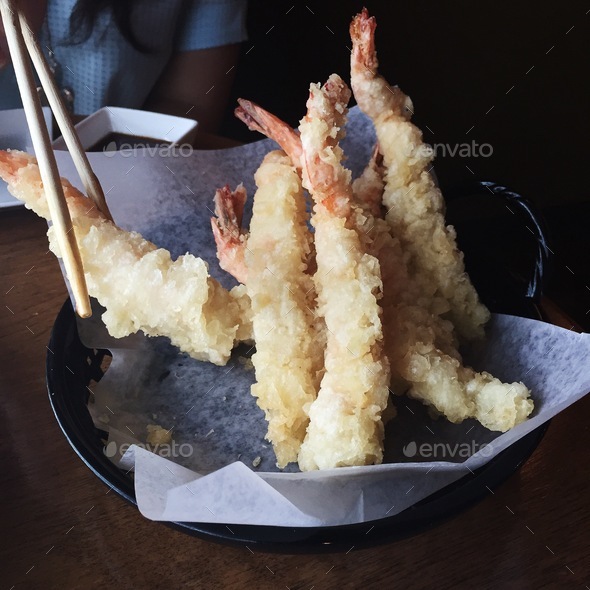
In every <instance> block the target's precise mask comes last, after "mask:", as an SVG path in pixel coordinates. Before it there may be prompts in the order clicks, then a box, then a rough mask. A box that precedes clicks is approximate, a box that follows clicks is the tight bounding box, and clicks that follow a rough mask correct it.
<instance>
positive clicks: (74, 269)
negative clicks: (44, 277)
mask: <svg viewBox="0 0 590 590" xmlns="http://www.w3.org/2000/svg"><path fill="white" fill-rule="evenodd" d="M0 14H1V15H2V22H3V24H4V30H5V32H6V40H7V42H8V49H9V51H10V56H11V58H12V63H13V65H14V71H15V74H16V81H17V83H18V88H19V91H20V94H21V98H22V102H23V107H24V111H25V116H26V119H27V124H28V126H29V130H30V132H31V139H32V141H33V148H34V149H35V155H36V157H37V162H38V164H39V171H40V173H41V179H42V181H43V187H44V189H45V196H46V198H47V204H48V206H49V213H50V215H51V221H52V222H53V227H54V231H55V233H56V237H57V242H58V244H59V249H60V252H61V255H62V259H63V262H64V266H65V269H66V275H67V277H68V279H69V282H70V286H71V289H72V294H73V296H74V303H75V307H76V312H77V313H78V315H79V316H80V317H89V316H90V315H92V311H91V308H90V299H89V297H88V288H87V286H86V279H85V277H84V268H83V266H82V258H81V257H80V250H79V249H78V243H77V242H76V236H75V234H74V232H73V231H72V228H73V226H72V219H71V217H70V212H69V210H68V206H67V203H66V199H65V196H64V192H63V188H62V185H61V180H60V177H59V171H58V168H57V162H56V161H55V155H54V153H53V149H52V147H51V139H50V137H49V133H48V131H47V127H46V125H45V119H44V117H43V111H42V109H41V101H40V100H39V96H38V94H37V88H36V84H35V80H34V78H33V71H32V68H31V63H30V61H32V62H33V64H34V66H35V70H36V71H37V75H38V76H39V80H40V81H41V86H42V87H43V90H44V91H45V95H46V96H47V100H48V101H49V105H50V106H51V110H52V111H53V115H54V116H55V119H56V121H57V124H58V126H59V128H60V131H61V133H62V135H63V138H64V140H65V142H66V146H67V148H68V150H69V152H70V154H71V156H72V160H73V161H74V165H75V166H76V170H77V171H78V174H79V175H80V178H81V179H82V183H83V184H84V188H85V190H86V193H87V194H88V196H89V197H90V198H91V199H92V200H93V201H94V203H95V205H96V207H97V208H98V209H99V210H100V211H101V212H102V213H103V215H104V216H105V217H106V218H107V219H110V220H112V216H111V213H110V211H109V208H108V206H107V203H106V200H105V197H104V193H103V191H102V188H101V186H100V183H99V182H98V178H96V175H95V174H94V172H93V171H92V168H91V167H90V163H89V162H88V158H87V157H86V153H85V152H84V148H83V147H82V144H81V143H80V139H79V137H78V135H77V134H76V130H75V129H74V126H73V124H72V122H71V120H70V117H69V114H68V111H67V108H66V106H65V103H64V101H63V99H62V96H61V93H60V91H59V88H58V87H57V84H56V83H55V80H54V79H53V75H52V73H51V70H50V68H49V65H48V63H47V60H46V59H45V55H44V54H43V51H42V50H41V48H40V46H39V43H38V42H37V39H36V38H35V35H34V34H33V31H32V30H31V27H30V26H29V23H28V21H27V18H26V16H25V15H24V14H23V13H22V12H21V11H20V10H19V7H18V4H17V3H16V2H14V0H0Z"/></svg>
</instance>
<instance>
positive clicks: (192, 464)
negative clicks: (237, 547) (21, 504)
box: [58, 109, 590, 527]
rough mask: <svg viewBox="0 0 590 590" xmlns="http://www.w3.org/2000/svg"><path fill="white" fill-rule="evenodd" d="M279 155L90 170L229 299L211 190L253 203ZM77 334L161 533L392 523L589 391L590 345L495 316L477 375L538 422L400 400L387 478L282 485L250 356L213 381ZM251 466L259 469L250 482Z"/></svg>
mask: <svg viewBox="0 0 590 590" xmlns="http://www.w3.org/2000/svg"><path fill="white" fill-rule="evenodd" d="M373 142H374V135H373V131H372V127H371V125H370V124H368V122H367V120H366V119H365V118H364V116H363V115H362V114H360V113H359V111H358V110H356V109H353V110H352V111H351V118H350V122H349V126H348V136H347V139H346V141H345V145H344V148H345V151H346V153H347V154H348V156H349V161H348V162H347V165H348V166H349V167H350V168H351V169H352V170H353V172H354V173H355V174H358V173H359V172H360V170H361V169H362V167H363V166H364V163H365V162H366V160H367V159H368V156H369V153H370V151H371V148H372V145H373ZM269 149H274V145H273V144H272V143H271V142H268V141H261V142H257V143H255V144H250V145H247V146H243V147H239V148H234V149H231V150H219V151H207V152H195V153H193V154H192V155H190V156H188V157H184V156H182V155H181V156H176V157H170V154H169V153H167V152H164V154H159V155H158V154H156V155H154V154H153V152H152V153H148V152H142V151H138V152H135V153H133V154H129V153H127V154H124V153H113V152H111V153H109V154H108V155H105V154H102V153H99V154H90V159H91V163H92V166H93V168H94V170H95V172H96V173H97V175H98V177H99V179H100V181H101V183H102V185H103V187H104V189H105V192H106V193H107V199H108V202H109V207H110V208H111V211H112V212H113V215H114V218H115V220H116V221H117V223H118V224H119V225H120V226H121V227H124V228H127V229H134V230H136V231H139V232H140V233H142V234H143V235H144V236H145V237H146V238H147V239H150V240H152V241H153V242H154V243H156V244H158V246H161V247H165V248H167V249H169V250H170V251H171V252H172V255H173V256H178V255H180V254H184V253H185V252H187V251H190V252H192V253H193V254H195V255H198V256H200V257H202V258H203V259H205V260H207V261H208V262H209V264H210V269H211V274H212V275H213V276H214V277H215V278H217V279H219V280H221V281H222V282H223V283H224V284H225V285H227V286H232V284H233V283H232V281H231V279H229V278H228V277H227V276H226V275H225V274H224V273H222V272H221V271H220V270H219V268H218V265H217V262H216V258H215V246H214V241H213V238H212V236H211V231H210V226H209V218H210V217H211V215H212V208H213V207H212V197H213V194H214V190H215V188H217V187H219V186H222V185H223V184H225V183H229V184H230V185H232V186H235V185H236V184H238V183H239V182H242V181H243V182H244V184H245V185H246V187H247V188H248V192H249V195H251V196H252V195H253V194H254V186H253V174H254V172H255V170H256V168H257V167H258V165H259V163H260V161H261V159H262V157H263V155H264V154H265V153H266V152H267V151H268V150H269ZM58 157H59V161H60V171H61V174H62V175H63V176H66V177H68V178H69V179H70V180H72V182H74V184H77V185H78V186H80V183H79V180H78V176H77V174H76V172H75V169H74V168H73V165H72V163H71V160H70V159H69V156H68V155H67V154H64V153H59V154H58ZM77 180H78V182H76V181H77ZM247 219H248V216H246V223H247ZM79 329H80V334H81V338H82V340H83V342H84V343H85V344H86V345H87V346H90V347H96V348H109V349H110V350H111V351H112V352H113V362H112V365H111V367H110V368H109V370H108V371H107V373H106V375H105V377H104V378H103V379H102V380H101V381H100V383H99V384H98V385H97V386H96V388H95V389H94V393H95V395H94V403H93V404H91V405H90V407H89V409H90V411H91V413H92V415H93V417H94V419H95V423H96V424H97V426H99V427H100V428H102V429H103V430H105V431H106V432H108V437H109V442H108V444H107V447H106V451H105V452H106V454H107V455H108V456H110V457H111V458H112V459H113V460H115V461H120V462H121V466H122V467H124V468H126V469H129V468H131V467H133V468H134V470H135V491H136V497H137V502H138V506H139V509H140V510H141V512H142V514H143V515H144V516H146V517H148V518H150V519H153V520H166V521H185V522H210V523H226V524H232V523H233V524H259V525H276V526H288V527H296V526H302V527H308V526H327V525H342V524H351V523H357V522H363V521H370V520H375V519H379V518H383V517H385V516H392V515H394V514H396V513H398V512H400V511H402V510H404V509H405V508H407V507H409V506H411V505H412V504H414V503H416V502H418V501H419V500H421V499H423V498H425V497H426V496H428V495H430V494H432V493H434V492H435V491H437V490H439V489H441V488H442V487H444V486H446V485H448V484H450V483H452V482H453V481H455V480H457V479H459V478H461V477H463V476H464V475H466V474H468V473H469V472H470V471H474V470H475V469H477V468H478V467H480V466H482V465H483V464H485V463H486V462H487V461H489V460H490V459H491V458H492V457H494V456H496V455H497V454H498V453H499V452H501V451H502V450H504V449H506V448H507V447H508V446H509V445H510V444H512V443H513V442H515V441H516V440H518V439H519V438H521V437H523V436H524V435H525V434H527V433H529V432H531V431H532V430H534V429H535V428H537V427H538V426H540V425H541V424H542V423H543V422H545V421H547V420H549V419H550V418H552V417H553V416H555V415H556V414H557V413H558V412H560V411H561V410H562V409H564V408H566V407H567V406H568V405H570V404H572V403H574V402H575V401H576V400H578V399H580V398H581V397H582V396H583V395H585V394H586V393H587V392H588V391H589V390H590V367H588V365H587V362H586V360H587V359H588V358H589V355H590V336H589V335H586V334H582V335H579V334H575V333H573V332H570V331H568V330H564V329H561V328H557V327H555V326H551V325H548V324H545V323H543V322H539V321H535V320H528V319H522V318H515V317H511V316H502V315H496V316H494V317H493V319H492V322H491V324H490V327H489V331H488V338H487V340H486V342H485V345H484V346H482V347H481V348H480V349H479V350H477V351H469V362H470V363H471V364H472V365H473V366H474V367H476V368H477V369H479V370H483V369H485V370H488V371H490V372H491V373H493V374H494V375H495V376H497V377H499V378H501V379H503V380H504V381H509V382H511V381H521V380H522V381H524V382H525V383H526V384H527V386H528V387H529V388H531V389H532V391H533V397H534V400H535V411H534V413H533V415H532V417H531V418H530V419H529V420H527V421H526V422H525V423H524V424H521V425H519V426H517V427H516V428H514V429H513V430H511V431H510V432H507V433H505V434H502V435H498V433H492V432H489V431H488V430H486V429H485V428H483V427H482V426H481V425H479V424H478V423H477V422H475V421H473V420H468V421H465V422H464V423H462V424H459V425H455V424H450V423H448V422H447V421H446V420H444V419H439V420H433V419H432V418H431V417H430V416H429V415H428V412H427V411H426V409H425V408H424V407H423V406H422V405H421V404H419V403H417V402H415V401H413V400H409V399H406V398H399V399H396V406H397V407H398V417H397V418H396V419H394V420H393V421H392V422H391V423H390V424H389V425H388V426H387V428H386V448H385V461H386V463H384V464H383V465H378V466H368V467H355V468H341V469H337V470H329V471H322V472H312V473H304V474H302V473H297V472H295V471H296V470H295V468H294V467H290V468H289V469H287V470H286V471H287V472H280V473H279V472H277V470H276V468H275V466H274V455H273V453H272V449H271V448H270V445H269V444H268V443H267V442H266V441H265V440H264V434H265V432H266V423H265V421H264V417H263V415H262V412H261V411H260V410H259V409H258V408H257V406H256V404H255V400H254V398H252V396H251V395H250V393H249V387H250V385H251V384H252V382H253V380H254V375H253V373H252V371H251V370H249V369H248V368H247V363H246V362H245V358H247V357H248V356H249V355H250V354H251V352H252V350H251V349H248V347H244V346H242V347H241V348H240V349H239V350H238V351H237V352H236V353H235V354H234V355H233V357H232V359H231V360H230V363H228V365H227V366H226V367H215V366H213V365H210V364H208V363H200V362H198V361H195V360H194V359H190V358H188V357H187V356H186V355H183V354H180V353H178V351H177V350H176V349H174V348H173V347H171V346H170V345H169V343H168V342H167V341H166V339H163V338H156V339H147V338H145V337H143V336H141V335H134V336H131V337H128V338H124V339H120V340H115V339H113V338H111V337H110V336H109V335H108V334H107V333H106V331H105V329H104V326H103V325H102V323H101V322H100V310H96V313H95V314H94V316H93V318H92V319H91V320H85V321H79ZM148 424H160V425H162V426H163V427H165V428H166V429H169V428H171V429H172V434H173V441H172V442H171V443H170V444H168V445H161V447H160V448H159V449H158V451H159V452H160V453H161V454H162V455H164V456H166V457H170V458H171V459H172V460H169V459H167V458H163V457H161V456H158V455H156V454H154V453H152V452H150V451H149V450H146V448H145V447H146V445H145V440H146V434H147V432H146V426H147V425H148ZM133 443H136V444H133ZM129 445H132V446H129ZM125 451H126V452H125ZM124 452H125V453H124ZM123 453H124V456H123V457H121V455H123ZM255 459H256V460H257V461H260V465H259V467H258V468H257V469H256V470H253V469H252V468H251V465H252V463H253V461H254V460H255Z"/></svg>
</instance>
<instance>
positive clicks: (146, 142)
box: [86, 132, 171, 152]
mask: <svg viewBox="0 0 590 590" xmlns="http://www.w3.org/2000/svg"><path fill="white" fill-rule="evenodd" d="M167 145H171V142H170V141H164V140H163V139H154V138H153V137H142V136H141V135H127V134H125V133H116V132H111V133H109V134H108V135H105V136H104V137H103V138H101V139H99V140H98V141H97V142H96V143H95V144H94V145H92V146H90V147H89V148H88V149H87V150H86V151H87V152H105V151H106V152H115V151H119V150H120V149H139V148H145V147H151V148H154V147H162V146H167Z"/></svg>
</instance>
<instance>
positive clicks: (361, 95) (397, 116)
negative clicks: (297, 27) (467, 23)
mask: <svg viewBox="0 0 590 590" xmlns="http://www.w3.org/2000/svg"><path fill="white" fill-rule="evenodd" d="M375 26H376V23H375V19H374V18H373V17H371V18H369V16H368V13H367V11H366V9H365V10H363V12H362V13H361V14H359V15H357V16H356V17H355V18H354V19H353V21H352V23H351V26H350V35H351V38H352V44H353V46H352V59H351V82H352V88H353V91H354V95H355V98H356V100H357V102H358V105H359V107H360V108H361V110H362V111H363V112H365V113H366V114H367V115H368V116H369V117H370V118H371V119H372V120H373V122H374V125H375V130H376V132H377V137H378V140H379V147H380V150H381V152H382V154H383V159H384V164H385V168H386V186H385V192H384V197H383V201H384V205H385V209H386V210H387V216H386V219H387V221H388V223H389V224H390V225H391V227H392V230H393V232H394V234H395V235H396V236H397V237H398V238H399V240H400V241H401V244H402V247H403V249H404V252H407V253H408V255H409V261H408V263H409V266H410V269H411V270H413V271H414V272H416V273H417V274H419V275H421V280H422V283H423V286H424V287H427V288H428V289H429V291H431V292H432V293H433V294H438V295H441V296H442V297H443V298H444V299H445V300H446V301H447V302H448V305H449V311H448V314H447V315H448V318H449V319H450V320H451V321H452V322H453V324H454V326H455V328H456V329H457V333H458V335H459V338H460V339H461V340H463V341H469V340H473V339H477V338H481V337H483V334H484V325H485V324H486V322H487V321H488V319H489V317H490V314H489V312H488V310H487V309H486V307H485V306H484V305H483V304H482V303H481V302H480V301H479V297H478V295H477V293H476V291H475V289H474V287H473V285H472V284H471V282H470V280H469V277H468V276H467V274H466V273H465V266H464V264H463V254H462V253H461V252H460V251H459V250H458V248H457V244H456V236H455V230H454V229H453V228H452V227H451V226H446V225H445V218H444V213H445V208H444V201H443V198H442V195H441V192H440V190H439V189H438V187H437V186H436V184H435V182H434V180H433V178H432V176H431V175H430V167H431V160H432V154H431V153H430V151H429V150H426V149H424V143H423V141H422V133H421V132H420V130H419V129H418V128H417V127H416V126H415V125H413V124H412V123H410V121H409V118H410V115H411V114H412V112H413V107H412V103H411V101H410V99H409V98H408V97H407V96H406V95H405V94H404V93H403V92H402V91H401V90H400V89H399V88H398V87H397V86H395V87H391V86H389V84H388V83H387V82H386V81H385V80H384V79H383V78H382V77H381V76H380V75H379V74H378V73H377V66H378V61H377V53H376V51H375V37H374V35H375Z"/></svg>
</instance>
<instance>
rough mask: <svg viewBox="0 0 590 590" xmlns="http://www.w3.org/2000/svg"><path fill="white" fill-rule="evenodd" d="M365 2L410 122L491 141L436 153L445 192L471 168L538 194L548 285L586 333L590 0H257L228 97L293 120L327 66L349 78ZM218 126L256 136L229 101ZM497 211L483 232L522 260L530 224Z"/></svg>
mask: <svg viewBox="0 0 590 590" xmlns="http://www.w3.org/2000/svg"><path fill="white" fill-rule="evenodd" d="M363 5H366V6H367V8H368V9H369V12H370V13H371V14H374V15H375V16H376V17H377V22H378V27H377V49H378V55H379V60H380V71H381V73H382V74H384V75H385V77H386V78H387V79H388V80H389V82H391V83H395V84H398V85H399V86H400V87H401V88H402V89H403V90H404V91H405V92H406V93H407V94H409V95H410V96H411V97H412V100H413V102H414V107H415V116H414V119H413V120H414V122H415V123H416V124H417V125H418V126H419V127H420V128H421V129H422V130H423V131H424V138H425V140H426V141H428V142H429V143H437V144H449V145H451V146H454V145H456V144H464V143H468V142H472V141H474V142H476V143H477V144H480V145H481V144H490V145H491V146H492V148H493V154H492V155H491V156H490V157H471V158H465V157H458V156H457V155H455V156H454V157H451V156H450V155H446V156H442V155H440V152H439V157H438V158H437V160H436V171H437V175H438V177H439V181H440V183H441V187H442V188H443V192H450V191H452V189H453V188H454V187H456V186H458V185H460V184H463V183H465V182H467V181H469V180H472V179H474V178H478V179H491V180H495V181H497V182H501V183H505V184H506V185H507V186H509V187H510V188H512V189H513V190H515V191H518V192H520V193H521V194H523V195H524V196H526V197H528V198H529V199H530V200H531V201H533V202H534V203H535V204H536V205H537V206H538V207H539V208H540V209H541V210H542V212H543V214H544V215H545V218H546V219H547V222H548V225H549V230H550V232H551V236H552V250H553V252H554V257H553V268H552V274H551V279H550V281H549V283H548V285H547V288H546V292H547V293H548V294H549V295H550V296H551V297H553V298H554V299H556V300H557V301H558V303H559V304H560V305H562V307H564V309H565V310H566V311H567V312H568V313H569V314H570V315H572V317H573V318H574V319H575V320H576V321H578V322H580V323H581V324H582V325H583V326H585V328H586V329H590V322H589V321H588V320H589V317H590V314H589V315H587V314H586V312H587V311H588V310H590V288H589V287H590V272H589V268H588V263H587V258H588V257H587V253H588V249H589V246H590V239H589V238H588V237H587V235H588V234H587V223H588V219H589V218H590V199H589V190H588V179H587V178H586V174H585V172H586V159H587V153H586V144H587V136H588V131H589V127H590V125H589V119H588V116H587V108H588V105H589V104H590V91H589V84H588V60H587V56H588V55H589V50H590V35H589V34H588V33H589V27H590V11H589V9H590V5H587V4H586V3H583V2H578V1H570V2H560V3H549V2H546V1H541V2H534V3H533V2H516V3H514V2H508V1H506V0H502V1H498V2H494V3H481V2H467V1H453V2H424V1H419V2H408V1H397V2H385V1H370V0H366V1H365V2H353V1H346V0H345V1H339V2H333V1H332V2H320V1H318V0H315V1H314V0H310V1H307V2H293V1H292V0H288V1H286V2H285V1H282V0H279V1H277V2H268V1H263V0H251V1H250V3H249V15H248V31H249V37H250V38H249V40H248V41H247V42H246V43H245V44H244V47H243V49H242V58H241V62H240V66H239V69H238V72H237V76H236V82H235V86H234V98H237V97H238V96H243V97H245V98H249V99H251V100H254V101H255V102H258V103H260V104H262V105H263V106H265V107H266V108H267V109H269V110H271V111H272V112H274V113H276V114H277V115H279V116H280V117H282V118H284V119H286V120H287V121H288V122H290V123H291V124H293V125H296V124H297V121H298V120H299V119H300V118H301V117H302V116H303V114H304V112H305V101H306V98H307V94H308V88H309V83H310V82H320V81H324V80H325V79H326V78H327V77H328V75H329V74H330V73H332V72H337V73H339V74H340V75H341V76H342V77H343V78H345V79H346V80H348V79H349V59H350V53H349V49H348V48H349V47H350V38H349V35H348V25H349V23H350V19H351V17H352V15H353V14H355V13H357V12H358V11H359V10H360V9H361V8H362V6H363ZM232 103H233V104H235V101H232ZM223 133H224V134H225V135H228V136H230V137H234V138H237V139H240V140H242V141H253V140H254V139H257V138H258V137H257V136H256V134H253V133H251V132H249V131H248V130H247V129H245V127H243V126H242V124H241V123H240V122H238V121H235V120H234V119H233V116H232V114H231V110H229V111H228V113H227V116H226V120H225V122H224V126H223ZM500 209H501V208H500ZM500 209H498V210H496V211H495V213H493V212H490V210H489V204H487V203H483V202H482V203H481V206H480V209H479V210H480V213H481V215H485V216H486V217H487V218H489V219H490V223H489V225H488V230H489V231H488V232H487V233H486V239H488V240H495V243H494V248H497V250H498V252H499V256H508V257H509V256H517V257H518V255H520V252H519V250H520V242H522V245H523V248H525V247H526V245H525V244H524V242H526V239H528V238H526V239H525V238H524V237H522V231H521V230H523V229H524V226H523V225H522V224H520V225H518V223H517V222H516V221H515V220H514V219H510V214H509V213H506V210H505V208H504V209H503V212H501V211H500ZM484 212H485V213H484ZM505 213H506V214H505ZM524 231H525V232H526V230H524ZM515 235H516V238H517V239H516V240H515V239H514V236H515ZM519 240H520V242H519ZM515 244H516V246H515ZM587 286H588V287H587Z"/></svg>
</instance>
